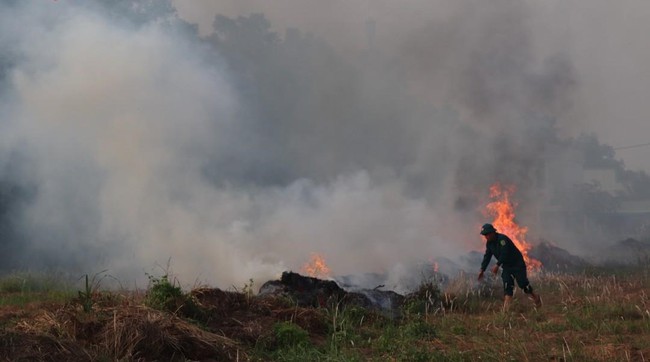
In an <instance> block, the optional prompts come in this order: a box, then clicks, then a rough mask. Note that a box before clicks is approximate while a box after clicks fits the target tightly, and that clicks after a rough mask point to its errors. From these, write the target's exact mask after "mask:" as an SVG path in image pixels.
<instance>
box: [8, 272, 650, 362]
mask: <svg viewBox="0 0 650 362" xmlns="http://www.w3.org/2000/svg"><path fill="white" fill-rule="evenodd" d="M474 277H475V276H473V275H465V276H464V275H461V276H459V277H457V278H456V279H455V280H453V281H452V282H451V283H450V284H449V285H448V286H447V288H446V289H444V290H442V291H440V290H438V291H436V290H435V288H433V289H432V288H430V287H431V286H427V288H423V289H422V293H421V294H422V295H421V296H420V297H422V298H423V299H425V300H427V301H429V302H430V305H427V304H426V303H425V304H423V305H424V306H425V308H419V307H422V305H417V304H416V303H411V304H409V305H406V306H405V308H406V309H405V314H404V318H403V319H401V320H396V321H391V320H388V319H386V318H384V317H382V316H379V315H375V314H372V313H370V312H368V311H364V310H361V309H359V308H357V307H349V308H343V309H338V308H337V309H335V310H331V309H327V308H302V307H298V306H296V305H295V304H294V303H293V302H291V301H290V300H287V299H284V298H281V297H264V298H261V297H255V296H251V295H250V294H246V293H237V292H227V291H221V290H218V289H210V288H200V289H196V290H193V291H192V292H191V293H189V294H188V296H189V298H191V300H192V303H193V304H194V305H195V307H196V310H194V311H192V313H191V314H190V313H189V312H187V309H186V308H183V307H182V306H181V307H179V309H178V310H176V311H173V312H171V313H170V312H164V311H159V310H155V309H151V308H148V307H146V306H144V305H143V302H142V296H134V295H120V294H115V293H113V294H111V293H97V294H95V295H93V296H92V300H93V305H92V311H91V312H84V310H83V307H82V305H81V304H80V303H79V302H78V301H75V300H71V301H70V302H68V303H66V304H61V303H52V302H48V303H42V304H40V305H36V304H33V303H32V304H28V305H27V306H28V307H25V308H20V307H17V306H4V307H2V308H0V327H2V329H1V331H0V360H39V361H40V360H51V361H61V360H66V361H88V360H96V361H100V360H142V361H150V360H187V359H189V360H218V361H236V360H240V361H245V360H304V359H305V358H307V359H309V360H331V361H348V360H409V361H411V360H413V361H438V360H440V361H475V360H513V361H584V360H589V361H646V360H647V361H650V296H649V294H648V293H649V291H650V269H649V268H647V267H642V268H636V269H634V270H630V271H629V272H621V271H620V270H605V269H600V270H597V271H596V272H588V273H587V272H585V273H582V274H573V275H568V274H557V273H542V274H540V275H536V276H533V277H531V281H532V283H533V285H534V287H535V289H536V290H537V291H538V292H539V293H540V294H541V295H542V298H543V301H544V306H543V307H542V308H540V309H537V308H535V307H534V305H533V303H532V302H531V301H529V300H528V299H527V298H525V295H524V294H523V293H521V291H519V290H518V291H517V292H516V294H515V298H514V303H513V305H512V307H511V309H510V311H509V312H506V313H504V312H502V311H501V290H500V288H501V287H500V282H499V281H498V280H493V281H492V282H491V283H487V284H484V285H481V286H477V284H476V282H475V281H474ZM434 296H435V298H434ZM407 300H408V299H407ZM409 302H417V298H416V299H415V300H409ZM414 307H418V308H414ZM408 308H410V309H408ZM197 310H198V312H197ZM281 322H289V323H291V324H293V325H296V326H298V327H300V328H301V329H303V330H305V331H307V332H308V334H309V344H308V345H304V344H300V345H296V346H293V347H279V345H278V344H277V343H274V341H277V340H274V338H277V336H274V330H276V328H274V327H275V326H277V325H278V323H281ZM278 348H279V349H278ZM282 348H284V349H282Z"/></svg>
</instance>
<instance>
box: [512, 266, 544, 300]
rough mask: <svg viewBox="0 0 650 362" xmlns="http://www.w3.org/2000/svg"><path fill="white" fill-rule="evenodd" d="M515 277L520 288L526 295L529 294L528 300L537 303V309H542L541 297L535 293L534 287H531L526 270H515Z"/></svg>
mask: <svg viewBox="0 0 650 362" xmlns="http://www.w3.org/2000/svg"><path fill="white" fill-rule="evenodd" d="M513 275H514V277H515V279H516V280H517V285H519V288H521V289H522V290H523V291H524V293H526V294H528V298H529V299H530V300H532V301H533V302H534V303H535V306H536V307H538V308H539V307H541V306H542V298H540V296H539V295H537V294H535V292H533V287H532V286H531V285H530V282H529V281H528V276H527V275H526V268H520V269H517V270H514V271H513Z"/></svg>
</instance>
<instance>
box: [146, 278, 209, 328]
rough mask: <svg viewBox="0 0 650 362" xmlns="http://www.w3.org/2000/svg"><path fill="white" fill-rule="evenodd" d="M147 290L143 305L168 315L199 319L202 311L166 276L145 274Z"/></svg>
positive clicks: (190, 297) (188, 295)
mask: <svg viewBox="0 0 650 362" xmlns="http://www.w3.org/2000/svg"><path fill="white" fill-rule="evenodd" d="M147 277H148V278H149V288H148V289H147V293H146V295H145V297H144V304H145V305H146V306H147V307H149V308H153V309H157V310H160V311H166V312H170V313H174V314H176V313H179V312H180V314H182V315H183V316H186V317H188V318H193V319H201V318H202V317H203V311H202V310H201V309H200V308H199V306H198V305H197V303H196V301H195V300H194V298H193V297H192V296H191V295H190V294H186V293H183V290H182V289H181V287H180V285H178V284H177V283H176V282H175V281H174V282H171V281H170V280H169V276H168V275H167V274H165V275H163V276H161V277H155V276H153V275H149V274H147Z"/></svg>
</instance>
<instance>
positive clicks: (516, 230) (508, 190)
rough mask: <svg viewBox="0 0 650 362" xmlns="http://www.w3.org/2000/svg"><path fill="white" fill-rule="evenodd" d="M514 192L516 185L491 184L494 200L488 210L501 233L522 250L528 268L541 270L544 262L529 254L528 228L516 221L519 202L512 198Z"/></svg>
mask: <svg viewBox="0 0 650 362" xmlns="http://www.w3.org/2000/svg"><path fill="white" fill-rule="evenodd" d="M514 192H515V187H514V186H508V187H502V186H501V185H500V184H499V183H496V184H494V185H492V186H490V198H491V199H492V200H494V201H492V202H490V203H489V204H488V205H487V210H488V212H489V213H490V215H492V216H494V221H492V225H494V227H495V228H496V229H497V230H498V231H499V232H500V233H503V234H505V235H507V236H508V237H510V239H511V240H512V242H513V243H514V244H515V246H517V248H518V249H519V251H521V254H522V255H523V257H524V261H526V266H527V268H528V270H539V269H540V268H541V267H542V263H541V262H540V261H539V260H536V259H533V258H531V257H529V256H528V251H529V250H530V248H531V247H532V245H530V244H529V243H528V242H526V233H527V232H528V228H527V227H525V226H519V225H517V223H516V222H515V207H516V206H517V204H516V203H515V202H512V201H511V200H510V195H511V194H513V193H514Z"/></svg>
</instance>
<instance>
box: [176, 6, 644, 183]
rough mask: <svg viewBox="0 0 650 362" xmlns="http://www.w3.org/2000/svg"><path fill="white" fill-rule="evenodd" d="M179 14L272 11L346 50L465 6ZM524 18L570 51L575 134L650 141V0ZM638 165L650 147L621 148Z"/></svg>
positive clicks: (391, 39) (549, 41)
mask: <svg viewBox="0 0 650 362" xmlns="http://www.w3.org/2000/svg"><path fill="white" fill-rule="evenodd" d="M173 3H174V4H175V6H176V7H177V9H178V11H179V14H180V15H181V16H182V17H184V18H185V19H187V20H188V21H191V22H196V23H199V24H200V25H201V31H202V32H208V31H209V29H210V26H211V24H212V22H213V20H214V15H215V14H216V13H221V14H224V15H227V16H236V15H248V14H250V13H255V12H259V13H264V14H265V15H266V17H267V18H269V19H270V21H271V24H272V26H274V28H275V29H277V30H278V31H279V32H280V33H283V30H284V28H286V27H297V28H299V29H302V30H305V31H311V32H313V33H314V34H316V35H318V36H322V37H324V38H325V39H327V40H328V41H329V42H331V43H332V44H336V45H337V46H339V47H341V48H344V49H348V50H349V49H354V48H355V47H356V48H362V47H364V46H365V44H366V37H365V22H366V20H367V19H369V18H372V19H374V20H375V21H376V24H377V26H376V29H377V33H376V37H377V43H378V44H381V46H383V47H385V48H386V49H391V50H392V49H398V47H399V46H400V44H404V43H407V42H408V41H409V37H413V36H417V34H418V29H424V28H426V27H427V26H429V25H430V24H432V23H434V22H436V21H438V22H440V21H443V22H444V19H445V18H446V17H448V16H451V15H452V14H453V13H454V11H456V10H457V8H458V3H463V4H469V5H468V6H472V4H474V5H477V4H478V3H476V1H461V2H455V1H447V0H434V1H424V0H402V1H390V0H345V1H343V0H334V1H318V0H275V1H266V0H222V1H211V0H174V1H173ZM524 3H525V4H526V6H527V7H528V9H527V11H526V13H525V14H526V15H525V19H523V21H524V22H525V23H526V25H527V26H528V27H529V29H530V31H531V38H532V41H533V44H532V45H533V47H534V48H535V49H536V50H537V51H538V52H540V53H542V54H549V53H554V52H561V53H562V54H567V55H568V56H569V57H570V59H571V62H572V64H573V66H574V71H575V74H576V75H577V79H578V82H579V85H578V91H577V92H575V94H574V95H573V96H574V99H573V100H572V102H573V105H572V107H571V110H570V112H569V114H567V115H566V117H570V118H571V120H570V122H569V121H566V122H560V124H559V125H560V127H563V128H565V131H566V132H567V133H568V134H570V135H574V134H578V133H580V132H596V133H597V134H598V136H599V138H600V140H601V142H603V143H606V144H608V145H611V146H613V147H623V146H630V145H636V144H642V143H649V142H650V42H649V41H648V40H647V37H648V34H650V22H649V21H648V19H650V2H649V1H646V0H623V1H616V2H613V1H607V0H593V1H577V0H568V1H567V0H545V1H525V2H524ZM617 157H618V158H621V159H623V160H624V162H625V164H626V166H627V167H628V168H630V169H633V170H640V169H643V170H645V171H647V172H650V146H647V147H641V148H635V149H629V150H621V151H620V152H617Z"/></svg>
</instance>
